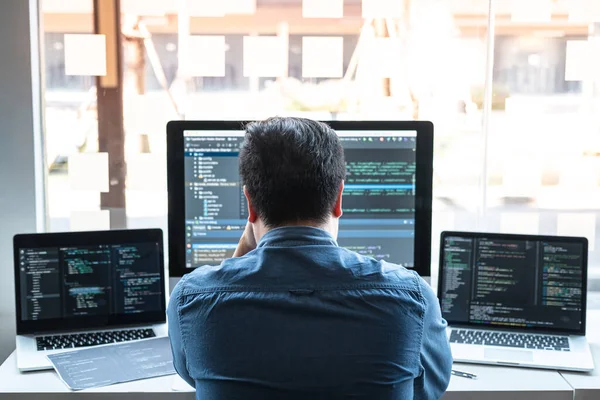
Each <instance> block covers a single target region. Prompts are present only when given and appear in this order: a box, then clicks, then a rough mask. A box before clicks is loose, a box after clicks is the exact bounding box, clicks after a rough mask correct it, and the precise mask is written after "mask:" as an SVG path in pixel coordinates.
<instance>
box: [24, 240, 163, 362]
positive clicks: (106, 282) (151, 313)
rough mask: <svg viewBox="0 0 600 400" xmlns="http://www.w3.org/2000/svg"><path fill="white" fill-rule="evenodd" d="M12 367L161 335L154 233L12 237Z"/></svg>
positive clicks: (159, 249) (158, 250)
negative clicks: (14, 330) (14, 359)
mask: <svg viewBox="0 0 600 400" xmlns="http://www.w3.org/2000/svg"><path fill="white" fill-rule="evenodd" d="M14 262H15V294H16V296H15V297H16V316H17V339H16V340H17V367H18V368H19V370H21V371H34V370H41V369H51V368H52V365H51V364H50V362H49V361H48V359H47V357H46V356H47V355H49V354H53V353H58V352H64V351H69V350H73V349H80V348H84V347H88V346H97V345H106V344H110V343H118V342H124V341H132V340H141V339H147V338H152V337H161V336H166V335H167V327H166V308H165V307H166V291H165V268H164V255H163V234H162V231H161V230H160V229H144V230H123V231H102V232H69V233H43V234H28V235H16V236H15V237H14Z"/></svg>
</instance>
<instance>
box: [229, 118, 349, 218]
mask: <svg viewBox="0 0 600 400" xmlns="http://www.w3.org/2000/svg"><path fill="white" fill-rule="evenodd" d="M240 176H241V178H242V183H243V184H244V185H246V189H247V190H248V195H249V197H250V199H251V201H252V204H253V206H254V208H255V210H256V212H257V213H258V215H259V216H260V218H261V219H262V220H263V222H264V223H265V225H267V226H269V227H277V226H282V225H285V224H287V223H294V222H304V221H311V222H316V223H323V222H325V220H326V219H327V217H328V215H329V214H330V213H331V210H332V208H333V207H334V205H335V202H336V198H337V195H338V193H339V189H340V185H341V184H342V181H343V180H344V178H345V176H346V166H345V163H344V149H343V148H342V144H341V142H340V140H339V138H338V136H337V134H336V133H335V131H334V130H333V129H331V128H330V127H329V126H328V125H326V124H324V123H322V122H317V121H313V120H310V119H305V118H280V117H276V118H269V119H267V120H265V121H260V122H253V123H250V124H248V126H247V127H246V138H245V141H244V144H243V146H242V149H241V151H240Z"/></svg>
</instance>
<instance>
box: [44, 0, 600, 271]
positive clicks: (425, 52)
mask: <svg viewBox="0 0 600 400" xmlns="http://www.w3.org/2000/svg"><path fill="white" fill-rule="evenodd" d="M103 3H105V4H107V3H108V4H112V2H110V1H109V2H103ZM183 3H184V2H171V1H166V0H145V1H135V0H121V1H120V7H121V8H120V10H118V11H115V10H112V14H111V10H110V9H107V10H102V12H100V11H99V10H96V13H94V1H92V0H43V1H42V8H43V19H44V28H45V30H46V32H45V35H44V40H45V44H44V49H45V50H44V62H45V74H46V76H45V82H46V88H45V89H46V92H45V96H46V136H47V138H46V139H47V140H46V144H47V155H48V169H49V177H48V194H49V195H48V199H49V211H48V212H49V221H50V229H51V230H69V229H71V230H76V229H96V228H101V229H102V228H118V227H125V226H127V227H149V226H152V227H162V228H163V229H166V225H167V224H166V219H167V217H166V166H165V124H166V122H167V121H169V120H171V119H178V118H186V119H260V118H264V117H268V116H272V115H298V116H306V117H309V118H315V119H323V120H328V119H399V120H406V119H425V120H432V121H433V122H434V124H435V131H436V153H435V172H434V173H435V177H434V197H435V199H434V219H433V224H434V227H433V235H434V236H433V250H432V251H433V259H434V263H435V262H436V261H437V254H438V245H439V243H437V242H438V237H439V236H438V235H439V233H440V232H441V231H442V230H450V229H456V230H487V231H501V232H527V233H545V234H569V235H572V234H576V235H583V236H587V237H588V239H589V240H590V248H591V253H590V262H591V265H592V267H596V266H597V267H598V270H599V271H600V251H599V250H600V249H597V247H598V246H600V243H598V242H597V240H596V239H597V238H596V236H597V235H596V234H597V232H598V223H597V220H598V216H599V213H600V206H598V204H600V202H599V201H598V200H600V199H598V197H599V193H600V191H599V190H598V185H599V183H600V156H599V155H600V140H599V139H598V137H599V136H598V128H599V122H600V121H598V117H597V115H600V114H599V113H598V112H596V108H597V105H596V104H597V92H598V90H597V89H598V88H597V84H598V78H599V76H598V75H597V74H598V73H597V72H596V71H598V70H599V69H598V68H594V65H596V64H595V63H597V62H596V60H595V59H591V58H590V57H589V56H588V54H590V52H591V49H594V48H595V47H594V46H596V45H597V43H598V39H597V35H598V32H600V29H598V25H597V24H591V23H592V22H594V21H599V20H600V7H599V6H598V5H596V4H595V3H596V2H595V1H593V0H589V1H588V0H562V1H551V0H535V2H534V3H535V4H534V5H533V6H532V5H531V3H532V2H529V1H527V2H525V1H519V2H516V1H508V0H420V1H410V0H397V1H396V2H383V3H385V4H391V6H388V7H387V8H383V9H380V8H381V7H379V8H378V7H377V5H378V4H383V3H381V2H377V1H370V0H363V1H360V0H346V1H341V0H327V1H325V0H320V1H318V2H316V1H311V0H304V1H302V0H285V1H284V0H279V1H277V0H254V1H253V0H235V1H234V0H228V1H222V2H208V1H200V0H199V1H192V2H188V3H186V4H187V6H185V7H182V6H181V4H183ZM490 3H492V4H493V5H495V7H493V8H494V10H495V13H494V15H493V16H492V18H491V21H492V22H493V26H489V24H488V17H489V15H488V12H489V9H490ZM115 4H117V3H115ZM95 14H96V16H95ZM99 14H101V16H100V17H99ZM102 15H103V16H104V17H102ZM107 15H108V16H109V17H110V18H109V17H107ZM117 16H118V17H119V19H120V29H119V32H120V33H121V35H115V34H111V33H110V32H109V33H108V34H107V33H106V32H105V31H103V30H102V29H106V24H105V25H104V28H102V27H99V26H98V23H97V24H94V19H95V18H96V20H98V18H109V20H110V19H111V18H112V19H113V20H114V21H116V17H117ZM590 24H591V25H590ZM95 25H96V26H95ZM100 25H102V24H100ZM108 25H109V26H110V24H108ZM492 28H494V30H495V36H494V37H490V36H489V35H488V33H489V32H490V29H492ZM98 34H99V35H100V36H99V35H98ZM102 35H104V36H102ZM488 46H492V47H488ZM116 49H121V50H122V51H120V52H118V51H116ZM488 49H490V50H491V51H490V52H488ZM488 56H493V64H488V62H491V61H492V57H488ZM115 62H117V64H118V68H116V69H114V70H112V71H111V67H110V66H111V65H114V63H115ZM488 67H490V68H488ZM119 70H120V71H122V81H119V79H117V85H116V86H114V85H113V86H111V85H108V86H106V85H103V84H102V81H103V77H104V80H105V81H106V80H107V78H106V76H111V74H112V76H115V77H117V78H119V74H118V71H119ZM107 87H108V88H107ZM486 90H491V91H492V97H491V110H489V113H488V111H487V110H486V105H487V104H488V103H487V101H486V96H485V94H486ZM118 98H122V99H123V106H122V107H120V108H119V107H117V106H115V105H114V103H111V101H110V99H118ZM111 104H112V105H111ZM121 117H122V118H123V121H124V123H123V125H122V126H121V125H120V124H119V123H118V121H119V120H120V118H121ZM433 270H434V271H435V268H433Z"/></svg>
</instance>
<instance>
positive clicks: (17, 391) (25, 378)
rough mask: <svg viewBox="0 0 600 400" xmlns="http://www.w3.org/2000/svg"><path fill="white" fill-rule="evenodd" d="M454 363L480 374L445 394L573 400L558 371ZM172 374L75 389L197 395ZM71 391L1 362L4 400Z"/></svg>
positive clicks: (95, 393)
mask: <svg viewBox="0 0 600 400" xmlns="http://www.w3.org/2000/svg"><path fill="white" fill-rule="evenodd" d="M456 369H459V370H463V371H468V372H472V373H475V374H477V376H478V379H476V380H473V379H466V378H460V377H456V376H453V377H452V380H451V382H450V387H449V388H448V392H447V393H446V395H445V396H444V399H449V400H453V399H466V400H468V399H478V398H482V397H485V398H486V399H489V400H494V399H504V398H506V396H508V395H509V396H510V398H511V400H521V399H523V400H525V399H548V400H562V399H564V400H567V399H568V400H572V399H573V390H572V389H571V387H570V386H569V385H568V384H567V382H565V380H564V379H562V378H561V376H560V374H559V373H557V372H554V371H541V370H532V369H518V368H502V367H494V366H483V365H466V364H461V365H458V364H457V365H456ZM173 382H174V377H173V376H164V377H160V378H153V379H147V380H143V381H135V382H128V383H122V384H118V385H113V386H107V387H103V388H97V389H89V390H84V391H81V392H73V393H77V398H78V399H82V398H83V399H98V398H102V399H125V400H134V399H135V400H137V399H164V398H167V397H168V398H173V399H186V400H187V399H189V400H192V399H194V393H190V392H174V391H172V389H171V388H172V385H173ZM69 392H70V391H69V390H68V389H67V387H66V386H65V385H64V384H63V383H62V382H61V381H60V380H59V379H58V376H57V375H56V374H55V373H54V371H41V372H27V373H20V372H19V371H17V368H16V356H15V353H13V354H11V356H10V357H9V358H8V360H6V361H5V362H4V364H2V366H0V394H1V396H0V397H2V399H3V400H16V399H19V400H22V399H33V398H42V397H43V398H44V399H45V400H55V399H63V398H64V394H65V393H69Z"/></svg>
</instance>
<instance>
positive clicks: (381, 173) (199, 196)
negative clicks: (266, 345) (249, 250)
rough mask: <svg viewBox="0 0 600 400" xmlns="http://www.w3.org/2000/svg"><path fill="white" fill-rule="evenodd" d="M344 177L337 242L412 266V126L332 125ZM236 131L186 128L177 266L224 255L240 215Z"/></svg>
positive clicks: (232, 244)
mask: <svg viewBox="0 0 600 400" xmlns="http://www.w3.org/2000/svg"><path fill="white" fill-rule="evenodd" d="M337 133H338V135H339V137H340V139H341V141H342V144H343V147H344V153H345V159H346V169H347V175H346V180H345V188H344V194H343V210H344V214H343V217H342V218H341V219H340V230H339V236H338V243H339V245H340V246H343V247H346V248H348V249H351V250H354V251H356V252H358V253H360V254H364V255H367V256H372V257H374V258H377V259H381V260H386V261H389V262H393V263H398V264H402V265H404V266H405V267H407V268H412V267H414V263H415V260H414V245H415V186H416V182H415V180H416V178H415V173H416V165H417V157H416V148H417V142H416V139H417V132H416V131H406V130H405V131H356V130H353V131H343V130H337ZM243 139H244V132H243V131H241V130H240V131H208V130H199V131H195V130H186V131H184V134H183V145H184V157H185V160H184V180H185V181H184V185H185V196H184V197H185V217H184V218H185V246H186V253H185V267H186V268H187V269H190V268H196V267H199V266H203V265H216V264H219V263H220V262H221V261H223V259H225V258H229V257H231V256H232V254H233V252H234V250H235V248H236V246H237V243H238V240H239V238H240V236H241V234H242V232H243V230H244V226H245V224H246V221H247V219H248V211H247V205H246V200H245V197H244V194H243V190H242V183H241V182H240V176H239V172H238V155H239V151H240V147H241V145H242V142H243Z"/></svg>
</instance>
